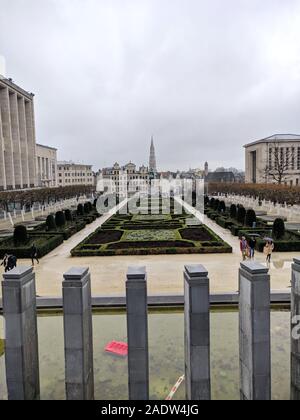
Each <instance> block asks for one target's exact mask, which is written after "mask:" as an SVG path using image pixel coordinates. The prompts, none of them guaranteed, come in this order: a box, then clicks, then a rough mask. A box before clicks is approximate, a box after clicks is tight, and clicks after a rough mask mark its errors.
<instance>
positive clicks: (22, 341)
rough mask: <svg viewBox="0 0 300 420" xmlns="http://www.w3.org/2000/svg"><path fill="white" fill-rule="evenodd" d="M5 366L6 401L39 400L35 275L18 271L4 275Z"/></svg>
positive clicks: (16, 269) (24, 268) (20, 269)
mask: <svg viewBox="0 0 300 420" xmlns="http://www.w3.org/2000/svg"><path fill="white" fill-rule="evenodd" d="M2 296H3V314H4V319H5V331H6V333H5V365H6V381H7V390H8V399H9V400H37V399H39V398H40V385H39V357H38V333H37V315H36V289H35V274H34V273H33V269H32V268H31V267H30V268H29V267H18V268H15V269H14V270H13V271H10V272H8V273H6V274H4V275H3V282H2Z"/></svg>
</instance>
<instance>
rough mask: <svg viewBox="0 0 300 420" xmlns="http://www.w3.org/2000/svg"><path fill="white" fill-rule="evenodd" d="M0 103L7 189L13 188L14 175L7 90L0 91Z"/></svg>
mask: <svg viewBox="0 0 300 420" xmlns="http://www.w3.org/2000/svg"><path fill="white" fill-rule="evenodd" d="M0 103H1V114H2V115H1V116H2V133H3V137H4V165H5V173H6V184H7V189H14V188H15V174H14V163H13V144H12V133H11V120H10V106H9V90H8V88H4V89H0Z"/></svg>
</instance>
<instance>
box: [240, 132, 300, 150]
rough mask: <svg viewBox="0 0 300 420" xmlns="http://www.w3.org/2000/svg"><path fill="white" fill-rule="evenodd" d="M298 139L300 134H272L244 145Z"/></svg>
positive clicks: (299, 139)
mask: <svg viewBox="0 0 300 420" xmlns="http://www.w3.org/2000/svg"><path fill="white" fill-rule="evenodd" d="M290 141H300V134H274V135H273V136H270V137H266V138H264V139H261V140H256V141H254V142H252V143H249V144H246V145H245V146H244V147H249V146H254V145H255V144H262V143H275V142H290Z"/></svg>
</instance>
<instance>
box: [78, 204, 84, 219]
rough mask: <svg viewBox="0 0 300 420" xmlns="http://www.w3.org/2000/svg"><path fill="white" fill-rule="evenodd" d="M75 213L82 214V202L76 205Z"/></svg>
mask: <svg viewBox="0 0 300 420" xmlns="http://www.w3.org/2000/svg"><path fill="white" fill-rule="evenodd" d="M77 214H78V216H83V214H84V211H83V205H82V204H78V206H77Z"/></svg>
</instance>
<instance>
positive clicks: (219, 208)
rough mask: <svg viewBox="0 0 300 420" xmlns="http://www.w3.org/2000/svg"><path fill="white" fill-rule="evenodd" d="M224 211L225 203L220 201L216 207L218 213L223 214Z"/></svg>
mask: <svg viewBox="0 0 300 420" xmlns="http://www.w3.org/2000/svg"><path fill="white" fill-rule="evenodd" d="M225 211H226V204H225V201H220V202H219V205H218V212H220V213H225Z"/></svg>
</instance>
